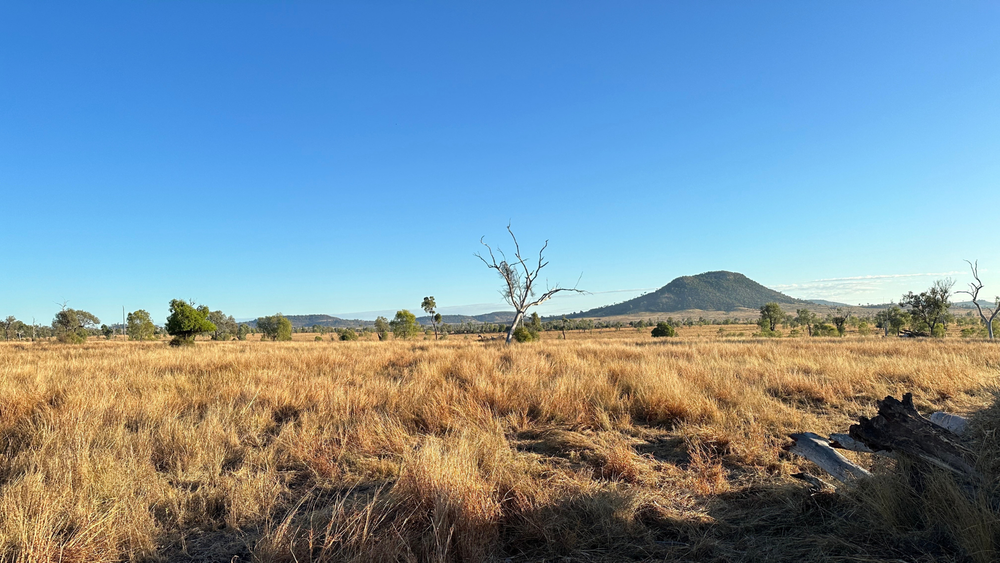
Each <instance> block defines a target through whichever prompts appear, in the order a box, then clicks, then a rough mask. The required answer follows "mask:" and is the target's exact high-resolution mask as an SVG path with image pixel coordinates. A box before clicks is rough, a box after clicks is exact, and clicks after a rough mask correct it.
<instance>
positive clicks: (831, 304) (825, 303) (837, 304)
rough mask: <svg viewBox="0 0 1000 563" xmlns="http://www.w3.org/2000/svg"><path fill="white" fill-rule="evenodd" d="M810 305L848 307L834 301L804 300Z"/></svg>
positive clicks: (845, 304)
mask: <svg viewBox="0 0 1000 563" xmlns="http://www.w3.org/2000/svg"><path fill="white" fill-rule="evenodd" d="M806 301H808V302H810V303H815V304H817V305H823V306H824V307H850V305H848V304H847V303H838V302H836V301H827V300H826V299H806Z"/></svg>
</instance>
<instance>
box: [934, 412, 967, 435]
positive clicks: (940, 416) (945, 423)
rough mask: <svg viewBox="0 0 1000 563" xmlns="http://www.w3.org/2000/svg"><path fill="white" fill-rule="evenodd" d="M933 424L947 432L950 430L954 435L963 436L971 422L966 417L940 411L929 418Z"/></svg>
mask: <svg viewBox="0 0 1000 563" xmlns="http://www.w3.org/2000/svg"><path fill="white" fill-rule="evenodd" d="M927 418H928V419H930V421H931V422H933V423H934V424H937V425H938V426H940V427H941V428H944V429H945V430H950V431H951V432H952V433H954V434H958V435H961V434H962V433H963V432H965V429H966V428H968V426H969V421H968V419H966V418H965V417H964V416H959V415H957V414H951V413H947V412H941V411H938V412H936V413H934V414H932V415H930V416H929V417H927Z"/></svg>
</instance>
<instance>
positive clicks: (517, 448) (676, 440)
mask: <svg viewBox="0 0 1000 563" xmlns="http://www.w3.org/2000/svg"><path fill="white" fill-rule="evenodd" d="M998 375H1000V347H997V346H995V345H991V344H990V343H987V342H983V341H967V340H959V339H944V340H935V341H923V340H921V341H908V340H904V339H897V338H886V339H883V338H878V337H867V338H861V337H856V338H844V339H817V338H811V339H810V338H798V339H771V340H763V339H745V340H744V339H731V338H714V339H713V338H687V339H667V341H653V340H652V339H650V338H649V336H648V333H647V332H643V333H637V332H635V331H625V330H623V331H612V332H608V333H605V334H603V335H601V334H598V335H595V336H594V337H592V338H583V337H579V338H575V339H570V340H568V341H563V340H543V341H541V342H535V343H530V344H522V345H517V346H503V345H501V344H498V343H493V342H486V343H484V342H479V341H478V340H475V339H462V338H460V337H454V336H453V337H451V338H449V339H447V340H442V341H433V340H420V341H410V342H405V341H390V342H371V341H361V342H331V341H329V340H326V341H322V342H288V343H272V342H221V343H215V342H199V343H198V344H197V345H196V346H194V347H191V348H186V349H174V348H169V347H168V346H167V345H166V344H165V343H124V342H95V341H91V342H89V343H87V344H83V345H57V344H49V343H11V344H5V345H2V346H0V448H2V449H0V454H2V455H0V559H2V560H4V561H65V562H75V561H80V562H83V561H90V562H93V561H123V560H125V561H145V560H149V561H250V560H254V561H300V562H302V561H491V560H497V561H505V560H511V561H543V560H549V561H557V560H558V561H611V560H699V561H732V560H745V561H757V560H761V561H762V560H789V561H792V560H795V561H801V560H874V559H893V558H898V559H905V560H927V561H931V560H955V561H962V560H970V559H972V560H980V561H986V560H990V559H992V558H994V556H995V555H996V552H995V551H994V549H995V545H996V542H995V540H996V538H995V535H996V531H997V530H998V529H1000V527H998V526H997V524H998V522H1000V520H998V519H997V518H996V516H995V512H992V509H990V508H988V507H987V508H985V509H984V508H982V507H977V506H964V507H962V506H958V505H960V504H961V503H958V504H956V503H955V502H954V500H953V499H952V500H947V499H945V501H942V500H941V499H940V498H936V499H927V498H921V499H917V498H910V500H909V501H906V500H905V498H903V497H899V496H892V497H891V498H890V495H888V494H877V493H878V491H883V492H884V491H888V490H890V489H892V486H891V480H892V479H893V474H894V468H893V467H892V464H891V463H887V462H882V463H878V462H876V461H875V460H873V459H868V458H867V457H866V456H865V455H864V454H859V455H858V456H856V457H855V459H857V460H858V461H860V462H861V463H863V464H865V465H866V466H869V467H872V468H873V469H874V470H875V471H876V474H877V478H876V479H875V480H874V481H873V483H874V484H872V485H869V486H867V487H861V488H859V489H857V490H842V491H840V492H837V493H833V492H823V493H815V494H813V493H810V491H809V490H808V489H807V488H806V487H805V485H803V484H802V483H800V482H798V481H796V480H794V479H791V478H790V477H789V476H790V474H792V473H795V472H796V471H799V470H800V469H801V468H810V467H812V466H811V464H809V463H808V462H805V461H803V460H802V459H800V458H795V457H793V456H791V455H790V454H788V453H787V452H786V451H785V450H784V447H785V446H786V445H787V443H788V442H789V440H788V439H787V437H786V436H787V434H788V433H790V432H798V431H814V432H819V433H824V434H825V433H829V432H833V431H844V430H845V429H846V428H847V426H848V425H849V424H850V423H851V422H852V420H856V418H857V417H858V416H859V415H868V416H871V415H872V414H873V411H874V404H875V401H876V400H878V399H880V398H882V397H884V396H886V395H895V396H897V397H898V396H900V395H901V394H902V393H903V392H912V393H913V394H914V398H915V403H916V405H917V407H918V408H919V409H920V410H922V411H924V412H928V411H932V410H947V411H951V412H959V413H975V412H977V411H981V410H982V409H984V408H988V407H990V405H991V404H992V403H993V400H994V392H993V389H994V386H995V384H996V382H997V377H998ZM983 412H986V413H987V414H982V413H980V414H979V415H977V417H974V421H973V422H974V427H975V428H984V429H985V430H983V432H986V433H987V434H988V430H989V428H992V426H990V425H991V424H993V425H995V422H996V421H995V420H993V419H991V418H990V416H988V413H990V412H992V411H991V410H986V411H983ZM977 420H978V421H979V422H977ZM983 435H986V434H983ZM811 470H812V471H814V472H818V470H817V469H815V467H812V469H811ZM987 471H989V469H987ZM896 485H897V486H898V485H899V484H898V483H897V484H896ZM946 489H947V487H946ZM912 496H913V495H911V497H912ZM925 496H926V495H925ZM907 498H909V497H907ZM907 502H909V504H907ZM935 503H936V504H935ZM966 504H968V503H966ZM934 507H937V508H936V509H940V510H953V511H955V510H958V511H965V512H963V514H966V513H969V511H972V512H975V511H977V510H978V511H982V510H986V511H987V512H988V513H989V514H987V515H984V514H983V513H979V512H975V516H968V514H966V516H967V517H968V518H971V520H969V522H971V524H968V525H966V524H962V527H961V529H958V528H955V529H952V528H949V527H948V525H944V524H940V525H939V524H935V523H934V521H935V518H931V517H930V516H929V515H928V516H926V518H925V520H926V521H924V522H923V523H922V524H921V523H919V522H918V523H917V524H914V522H913V521H912V520H913V518H917V519H918V520H919V519H920V518H921V517H920V516H919V514H921V510H924V511H926V510H931V509H932V508H934ZM952 516H953V517H952V518H951V520H947V521H956V522H958V521H961V518H962V515H961V514H959V515H952ZM944 521H946V520H940V522H944Z"/></svg>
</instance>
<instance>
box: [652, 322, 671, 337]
mask: <svg viewBox="0 0 1000 563" xmlns="http://www.w3.org/2000/svg"><path fill="white" fill-rule="evenodd" d="M650 334H651V335H653V337H654V338H661V337H669V336H677V331H675V330H674V327H672V326H670V325H669V324H667V323H665V322H662V321H661V322H658V323H656V328H654V329H653V331H652V332H651V333H650Z"/></svg>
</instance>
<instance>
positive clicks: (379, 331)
mask: <svg viewBox="0 0 1000 563" xmlns="http://www.w3.org/2000/svg"><path fill="white" fill-rule="evenodd" d="M389 328H390V327H389V319H386V318H385V317H378V318H377V319H375V335H376V336H378V339H379V340H385V337H386V336H389Z"/></svg>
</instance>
